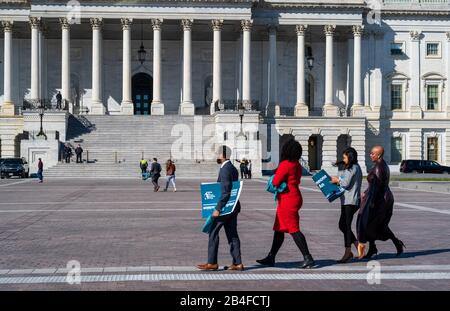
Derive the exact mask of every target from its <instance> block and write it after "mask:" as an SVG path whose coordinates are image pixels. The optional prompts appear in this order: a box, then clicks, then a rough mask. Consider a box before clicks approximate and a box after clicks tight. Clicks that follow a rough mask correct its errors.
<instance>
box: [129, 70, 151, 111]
mask: <svg viewBox="0 0 450 311" xmlns="http://www.w3.org/2000/svg"><path fill="white" fill-rule="evenodd" d="M131 83H132V87H133V104H134V114H140V115H149V114H150V106H151V102H152V99H153V79H152V77H151V76H150V75H148V74H146V73H144V72H140V73H137V74H135V75H134V76H133V79H132V81H131Z"/></svg>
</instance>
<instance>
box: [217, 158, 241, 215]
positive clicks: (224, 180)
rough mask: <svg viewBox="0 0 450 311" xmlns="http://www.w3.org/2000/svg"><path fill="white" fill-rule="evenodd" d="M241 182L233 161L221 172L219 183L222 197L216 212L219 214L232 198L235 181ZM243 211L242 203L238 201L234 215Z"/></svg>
mask: <svg viewBox="0 0 450 311" xmlns="http://www.w3.org/2000/svg"><path fill="white" fill-rule="evenodd" d="M238 180H239V173H238V171H237V169H236V168H235V167H234V165H233V164H232V163H231V161H229V162H227V163H226V164H225V165H224V166H223V167H222V168H221V169H220V171H219V177H218V178H217V182H220V189H221V192H222V194H221V196H220V199H219V202H217V206H216V210H218V211H219V212H220V211H221V210H222V208H223V207H224V206H225V205H226V204H227V202H228V200H229V199H230V196H231V189H232V188H233V181H238ZM240 211H241V203H240V202H239V201H238V202H237V204H236V208H235V209H234V212H233V214H235V213H236V214H237V213H239V212H240Z"/></svg>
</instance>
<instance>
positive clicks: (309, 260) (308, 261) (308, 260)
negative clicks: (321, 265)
mask: <svg viewBox="0 0 450 311" xmlns="http://www.w3.org/2000/svg"><path fill="white" fill-rule="evenodd" d="M304 259H305V260H304V261H303V264H302V265H301V266H300V268H301V269H311V268H313V267H314V266H315V265H316V262H315V261H314V259H313V257H312V256H311V255H306V256H305V258H304Z"/></svg>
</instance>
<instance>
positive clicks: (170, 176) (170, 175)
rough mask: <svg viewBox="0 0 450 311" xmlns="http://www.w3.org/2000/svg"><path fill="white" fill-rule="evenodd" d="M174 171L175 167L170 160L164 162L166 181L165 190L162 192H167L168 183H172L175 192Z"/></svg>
mask: <svg viewBox="0 0 450 311" xmlns="http://www.w3.org/2000/svg"><path fill="white" fill-rule="evenodd" d="M175 170H176V167H175V164H174V163H173V161H172V160H171V159H169V160H167V162H166V176H167V181H166V188H164V192H165V191H167V188H169V183H170V182H172V186H173V192H176V191H177V185H176V184H175Z"/></svg>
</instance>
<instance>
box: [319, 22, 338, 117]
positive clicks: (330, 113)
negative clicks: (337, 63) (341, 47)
mask: <svg viewBox="0 0 450 311" xmlns="http://www.w3.org/2000/svg"><path fill="white" fill-rule="evenodd" d="M335 29H336V26H335V25H326V26H324V32H325V38H326V39H325V40H326V42H325V103H324V106H323V116H325V117H336V116H338V109H337V107H336V105H335V104H334V99H333V98H334V94H333V35H334V31H335Z"/></svg>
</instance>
